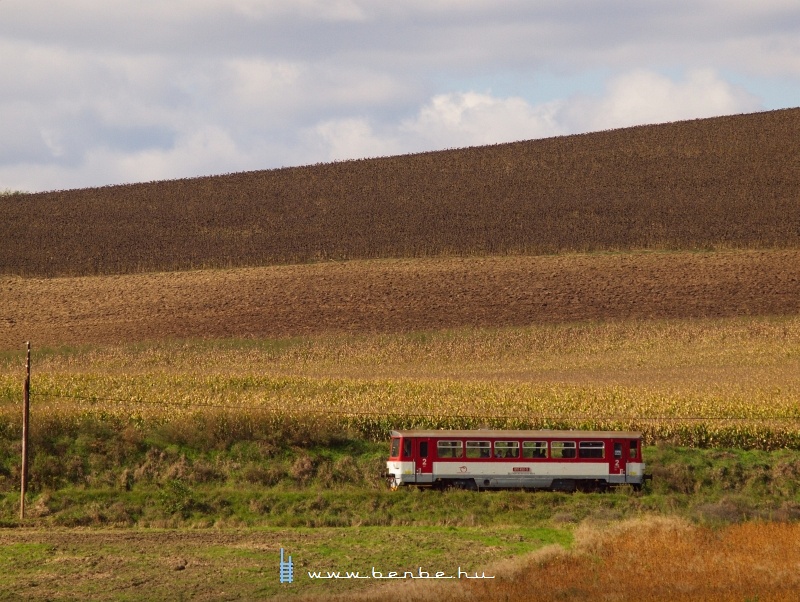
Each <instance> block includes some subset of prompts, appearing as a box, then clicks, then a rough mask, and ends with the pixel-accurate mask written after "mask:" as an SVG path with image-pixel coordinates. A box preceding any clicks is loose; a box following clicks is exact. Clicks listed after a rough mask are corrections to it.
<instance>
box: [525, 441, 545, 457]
mask: <svg viewBox="0 0 800 602" xmlns="http://www.w3.org/2000/svg"><path fill="white" fill-rule="evenodd" d="M522 457H523V458H546V457H547V441H523V442H522Z"/></svg>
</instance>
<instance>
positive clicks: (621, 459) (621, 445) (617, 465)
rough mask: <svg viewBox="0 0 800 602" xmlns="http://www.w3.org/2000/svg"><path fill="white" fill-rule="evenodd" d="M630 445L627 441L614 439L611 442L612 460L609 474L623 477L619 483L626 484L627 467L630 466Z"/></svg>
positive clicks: (610, 460)
mask: <svg viewBox="0 0 800 602" xmlns="http://www.w3.org/2000/svg"><path fill="white" fill-rule="evenodd" d="M629 447H630V445H629V444H628V440H627V439H612V441H611V449H612V451H611V458H610V459H609V468H608V473H609V474H610V475H619V477H621V478H620V479H618V480H617V482H620V483H624V482H625V481H626V479H625V477H626V475H625V467H626V466H627V464H628V449H629Z"/></svg>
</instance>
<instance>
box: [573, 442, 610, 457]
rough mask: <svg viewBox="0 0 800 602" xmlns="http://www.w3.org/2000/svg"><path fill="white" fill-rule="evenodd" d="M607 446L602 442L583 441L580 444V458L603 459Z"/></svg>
mask: <svg viewBox="0 0 800 602" xmlns="http://www.w3.org/2000/svg"><path fill="white" fill-rule="evenodd" d="M605 449H606V446H605V444H604V443H603V442H602V441H581V442H580V443H579V444H578V457H579V458H603V457H605Z"/></svg>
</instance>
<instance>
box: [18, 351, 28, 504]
mask: <svg viewBox="0 0 800 602" xmlns="http://www.w3.org/2000/svg"><path fill="white" fill-rule="evenodd" d="M30 398H31V343H30V341H28V355H27V359H26V360H25V384H24V385H23V387H22V475H21V476H22V479H21V480H22V483H21V486H20V496H19V519H20V520H24V519H25V492H26V491H27V490H28V430H29V429H28V427H29V424H28V421H29V417H30Z"/></svg>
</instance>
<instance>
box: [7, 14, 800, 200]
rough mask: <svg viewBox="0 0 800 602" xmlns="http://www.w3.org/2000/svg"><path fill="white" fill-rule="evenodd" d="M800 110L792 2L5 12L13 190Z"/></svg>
mask: <svg viewBox="0 0 800 602" xmlns="http://www.w3.org/2000/svg"><path fill="white" fill-rule="evenodd" d="M795 106H800V3H798V2H797V0H758V1H757V2H756V1H754V0H670V1H648V0H624V1H623V0H619V1H618V0H525V1H522V0H507V1H504V0H485V1H484V0H459V1H455V0H440V1H437V0H400V1H398V0H394V1H376V0H135V1H133V0H114V1H113V2H111V1H109V0H69V1H67V0H0V191H2V190H26V191H40V190H52V189H65V188H78V187H87V186H100V185H106V184H115V183H125V182H139V181H148V180H161V179H172V178H183V177H189V176H198V175H209V174H220V173H228V172H235V171H246V170H253V169H266V168H274V167H282V166H292V165H304V164H309V163H317V162H327V161H332V160H342V159H350V158H360V157H375V156H384V155H394V154H402V153H410V152H418V151H426V150H436V149H444V148H455V147H463V146H473V145H481V144H490V143H496V142H507V141H513V140H525V139H531V138H543V137H549V136H556V135H563V134H571V133H580V132H588V131H595V130H601V129H609V128H616V127H623V126H629V125H635V124H642V123H660V122H666V121H675V120H679V119H693V118H698V117H709V116H716V115H729V114H735V113H748V112H754V111H760V110H769V109H778V108H786V107H795Z"/></svg>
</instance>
